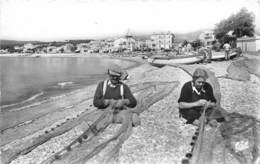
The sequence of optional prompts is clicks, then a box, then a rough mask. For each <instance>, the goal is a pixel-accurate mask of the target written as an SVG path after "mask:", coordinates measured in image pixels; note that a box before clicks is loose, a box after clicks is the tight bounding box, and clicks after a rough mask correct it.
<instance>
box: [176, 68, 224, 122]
mask: <svg viewBox="0 0 260 164" xmlns="http://www.w3.org/2000/svg"><path fill="white" fill-rule="evenodd" d="M207 78H208V74H207V72H206V71H205V70H203V69H201V68H197V69H196V70H195V71H194V73H193V76H192V81H189V82H186V83H185V84H184V85H183V87H182V89H181V94H180V98H179V99H178V103H179V112H180V116H181V117H183V118H184V119H186V120H187V122H186V123H187V124H195V125H198V123H199V120H198V119H199V118H200V116H201V113H202V111H203V108H204V107H205V106H206V107H207V110H206V117H207V118H209V117H210V115H212V114H214V115H215V116H217V117H216V120H217V121H218V122H222V121H224V117H223V116H222V114H221V112H220V111H219V110H218V109H217V108H216V99H215V97H214V94H213V89H212V86H211V85H210V84H209V83H207V82H206V79H207ZM214 110H215V111H214Z"/></svg>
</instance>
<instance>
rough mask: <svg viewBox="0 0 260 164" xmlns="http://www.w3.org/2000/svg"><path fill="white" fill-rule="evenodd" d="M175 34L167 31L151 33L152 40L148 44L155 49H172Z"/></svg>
mask: <svg viewBox="0 0 260 164" xmlns="http://www.w3.org/2000/svg"><path fill="white" fill-rule="evenodd" d="M174 38H175V36H174V34H173V33H171V32H167V33H155V34H152V35H151V42H148V46H149V47H150V48H151V49H155V50H170V49H172V48H173V43H174Z"/></svg>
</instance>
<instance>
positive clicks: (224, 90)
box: [1, 54, 260, 164]
mask: <svg viewBox="0 0 260 164" xmlns="http://www.w3.org/2000/svg"><path fill="white" fill-rule="evenodd" d="M126 59H127V60H135V61H139V62H140V63H141V64H140V65H138V66H137V67H134V68H131V69H129V70H128V73H129V79H128V80H127V81H126V83H127V84H128V85H131V84H137V83H142V82H149V81H164V82H171V81H177V82H178V83H179V84H178V86H177V87H176V88H174V90H172V91H171V93H170V94H169V95H168V96H167V97H165V98H163V99H162V100H160V101H158V102H156V103H155V104H153V105H152V106H151V107H150V108H149V109H147V110H146V111H144V112H143V113H141V115H140V117H141V126H138V127H135V128H134V129H133V132H132V134H131V136H130V137H129V138H128V140H126V141H125V142H124V144H123V145H122V148H121V149H120V152H119V158H118V163H122V164H130V163H144V164H148V163H149V164H167V163H176V164H179V163H181V160H182V159H183V158H184V157H185V154H186V153H187V152H189V151H190V148H191V147H190V145H189V144H190V141H191V137H192V135H193V133H194V132H195V130H196V127H195V126H193V125H187V124H185V121H184V120H183V119H182V118H180V117H179V113H178V103H177V100H178V98H179V95H180V90H181V87H182V85H183V84H184V83H185V82H187V81H189V80H191V76H190V75H189V74H188V73H187V72H186V71H185V70H184V69H182V68H180V67H175V66H165V67H162V68H157V67H153V66H151V65H149V64H148V63H146V61H144V60H143V59H141V58H139V57H132V58H131V57H129V58H126ZM241 61H244V62H242V64H241ZM256 61H260V57H258V56H253V55H248V54H245V55H244V56H243V57H239V58H235V59H233V60H230V61H213V62H212V63H208V64H193V65H187V66H185V68H186V69H187V70H190V71H193V70H194V69H195V68H197V67H205V68H207V69H209V70H210V71H212V72H214V73H215V76H216V77H217V79H218V81H219V84H220V91H221V102H220V103H221V106H222V107H223V108H224V109H226V110H227V111H228V112H238V113H241V114H246V115H251V116H254V117H256V119H258V120H260V112H259V109H260V96H259V95H260V76H259V75H260V68H259V65H258V63H259V62H256ZM237 62H238V63H240V64H241V65H239V66H237V64H234V63H237ZM232 64H233V65H232ZM242 68H243V69H242ZM240 70H243V71H244V70H246V71H247V74H248V76H247V77H246V78H244V74H243V77H241V78H240V75H239V71H240ZM95 88H96V85H91V86H88V87H86V88H84V89H81V90H78V91H74V92H73V93H70V94H68V96H71V97H75V104H74V105H75V106H72V107H69V108H68V109H64V108H63V109H62V110H59V111H56V112H57V113H58V112H59V114H57V115H59V119H57V117H58V116H55V118H54V116H51V114H50V115H49V116H50V117H48V119H49V121H48V120H46V118H47V117H46V118H45V120H44V118H42V120H41V121H40V120H38V121H39V125H40V122H44V121H45V122H46V124H45V125H41V128H39V127H38V128H35V129H34V125H36V124H37V121H35V122H34V123H33V124H30V123H29V124H25V125H24V129H25V130H27V131H32V132H30V133H25V132H20V131H19V133H18V135H21V137H16V138H15V137H14V138H13V139H10V141H8V142H7V141H6V143H7V144H5V145H2V146H1V150H2V151H3V150H7V149H10V148H12V147H15V146H19V145H20V144H21V143H22V142H23V141H25V140H30V138H33V137H35V136H37V135H40V134H41V133H44V131H46V129H50V128H52V127H54V126H55V125H56V124H58V122H62V121H63V120H64V119H66V118H67V117H70V118H72V117H74V118H75V117H77V115H80V114H82V113H88V112H91V111H93V109H92V108H93V107H91V103H92V101H91V98H92V96H93V95H94V90H95ZM68 99H69V98H68ZM76 99H77V100H76ZM76 101H77V102H76ZM58 103H59V104H58ZM62 104H63V105H64V104H65V105H66V102H65V100H63V101H62V98H60V99H58V100H53V102H52V105H53V106H58V105H61V106H62ZM65 105H64V106H65ZM88 107H89V110H86V108H88ZM52 117H53V121H52V119H51V118H52ZM57 120H58V121H57ZM85 121H86V120H85ZM47 122H48V123H47ZM86 128H87V125H86V122H84V121H83V122H82V123H80V124H79V125H77V126H75V127H74V128H72V129H71V130H69V131H68V132H66V133H64V134H62V135H59V136H56V137H54V138H52V139H50V140H49V141H47V142H45V143H43V144H41V145H39V146H38V147H36V148H35V149H33V150H32V151H30V152H29V153H27V154H24V155H19V156H18V158H16V159H14V160H12V161H11V163H12V164H27V163H28V164H29V163H31V164H36V163H37V164H38V163H42V162H43V161H44V160H46V159H47V158H48V156H50V155H52V154H53V153H55V152H57V151H58V150H60V149H62V148H64V145H67V144H68V143H70V142H71V141H72V140H74V139H75V138H76V137H77V136H79V135H80V134H82V133H83V131H84V130H85V129H86ZM32 129H34V130H32ZM114 129H115V127H108V129H107V130H106V131H105V132H104V134H106V135H107V136H109V135H111V133H113V132H114ZM15 132H16V131H15V130H13V131H12V130H10V131H7V132H6V134H5V135H3V137H8V135H9V136H12V135H14V134H15ZM107 136H106V137H107ZM2 154H3V153H1V155H2ZM94 159H95V158H94ZM94 159H93V160H91V161H89V162H88V163H96V162H95V160H94Z"/></svg>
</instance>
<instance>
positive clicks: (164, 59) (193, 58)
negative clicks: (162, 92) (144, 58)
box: [148, 54, 203, 67]
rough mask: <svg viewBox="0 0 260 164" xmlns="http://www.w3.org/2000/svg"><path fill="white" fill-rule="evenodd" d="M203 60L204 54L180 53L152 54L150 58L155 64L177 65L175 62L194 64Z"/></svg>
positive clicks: (158, 65) (150, 61)
mask: <svg viewBox="0 0 260 164" xmlns="http://www.w3.org/2000/svg"><path fill="white" fill-rule="evenodd" d="M202 60H203V55H202V54H194V55H185V56H184V55H180V56H171V57H169V56H152V57H150V58H148V63H150V64H151V65H153V66H157V67H160V66H164V65H175V64H193V63H198V62H201V61H202Z"/></svg>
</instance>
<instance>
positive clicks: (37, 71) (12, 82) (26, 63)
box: [0, 57, 129, 106]
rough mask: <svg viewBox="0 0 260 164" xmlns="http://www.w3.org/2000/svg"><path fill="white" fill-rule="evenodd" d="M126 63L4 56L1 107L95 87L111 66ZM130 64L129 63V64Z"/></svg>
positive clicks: (86, 59)
mask: <svg viewBox="0 0 260 164" xmlns="http://www.w3.org/2000/svg"><path fill="white" fill-rule="evenodd" d="M122 62H126V61H120V60H112V59H101V58H76V57H75V58H74V57H73V58H65V57H62V58H58V57H57V58H45V57H44V58H26V57H25V58H22V57H10V58H9V57H1V58H0V66H1V85H2V86H1V88H2V90H1V92H2V93H1V94H2V100H1V105H5V106H7V105H10V104H14V103H17V102H21V101H24V102H26V101H28V100H32V99H35V98H39V97H41V96H43V95H44V96H50V95H57V94H60V93H64V92H66V91H71V90H73V89H78V88H80V87H82V86H86V85H90V84H94V83H96V82H97V81H99V80H102V79H104V78H105V77H106V75H105V72H106V69H107V67H108V66H109V65H113V64H120V65H122V66H124V65H127V64H125V63H122ZM128 63H129V62H128Z"/></svg>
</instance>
